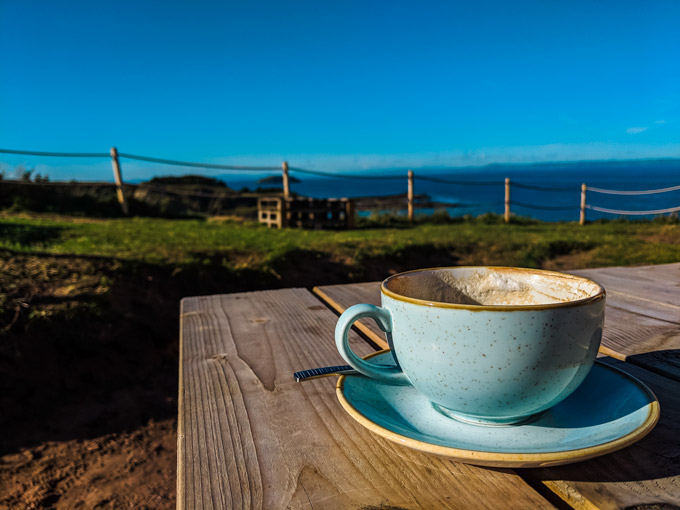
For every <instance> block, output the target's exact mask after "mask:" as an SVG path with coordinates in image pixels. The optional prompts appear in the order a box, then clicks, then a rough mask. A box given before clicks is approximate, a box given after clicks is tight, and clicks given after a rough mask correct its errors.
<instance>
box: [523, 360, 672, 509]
mask: <svg viewBox="0 0 680 510" xmlns="http://www.w3.org/2000/svg"><path fill="white" fill-rule="evenodd" d="M600 359H601V360H603V358H600ZM604 362H605V363H607V364H609V365H612V366H615V367H618V368H621V369H622V370H624V371H626V372H627V373H629V374H631V375H633V376H634V377H637V378H638V379H640V380H641V381H643V382H644V383H645V384H646V385H647V386H649V388H650V389H652V391H654V393H655V394H656V395H657V397H658V398H659V402H660V404H661V419H660V420H659V423H658V424H657V426H656V428H655V429H654V430H653V431H652V432H651V433H650V434H649V435H648V436H647V437H645V438H643V439H642V440H641V441H639V442H638V443H636V444H634V445H633V446H631V447H628V448H625V449H623V450H620V451H618V452H614V453H611V454H609V455H605V456H604V457H599V458H597V459H592V460H589V461H586V462H582V463H579V464H573V465H567V466H558V467H554V468H545V469H532V470H522V471H521V474H522V476H524V477H526V478H527V479H532V480H534V481H540V482H541V483H543V484H545V485H546V487H548V488H549V489H550V490H552V491H554V492H555V493H556V494H557V495H558V496H560V497H561V498H562V499H564V500H565V501H567V502H568V503H569V504H570V505H571V506H572V507H574V508H578V509H584V510H585V509H590V508H599V509H602V510H605V509H615V508H616V509H619V508H637V507H638V505H640V508H659V509H661V508H678V507H680V442H678V439H677V438H678V435H679V434H680V425H679V424H680V383H678V382H677V381H671V380H669V379H667V378H665V377H662V376H660V375H658V374H654V373H652V372H649V371H646V370H644V369H642V368H639V367H636V366H634V365H631V364H630V363H624V362H622V361H619V360H615V359H613V358H604ZM642 505H649V506H648V507H645V506H642ZM654 505H657V506H654ZM663 505H667V506H663ZM672 505H676V506H672Z"/></svg>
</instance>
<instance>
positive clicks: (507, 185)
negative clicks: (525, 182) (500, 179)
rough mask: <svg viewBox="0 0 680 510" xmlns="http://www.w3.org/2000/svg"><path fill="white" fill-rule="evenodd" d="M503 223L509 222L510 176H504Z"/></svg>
mask: <svg viewBox="0 0 680 510" xmlns="http://www.w3.org/2000/svg"><path fill="white" fill-rule="evenodd" d="M505 223H510V177H506V178H505Z"/></svg>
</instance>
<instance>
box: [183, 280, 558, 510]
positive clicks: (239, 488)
mask: <svg viewBox="0 0 680 510" xmlns="http://www.w3.org/2000/svg"><path fill="white" fill-rule="evenodd" d="M336 320H337V318H336V317H335V315H334V314H333V313H332V312H331V311H329V310H328V309H327V308H326V307H325V306H324V305H322V304H321V303H320V302H319V300H318V299H317V298H315V297H314V296H313V295H312V294H311V293H309V292H308V291H306V290H304V289H286V290H280V291H263V292H253V293H243V294H231V295H224V296H208V297H198V298H189V299H185V300H183V302H182V324H181V328H182V339H181V342H182V348H181V360H180V369H181V382H180V417H179V424H178V484H177V486H178V494H177V499H178V508H180V509H194V508H198V509H220V508H265V509H268V508H319V509H333V508H338V509H344V508H355V507H361V508H508V507H513V508H552V505H550V503H548V502H547V501H546V500H545V499H544V498H542V497H541V496H540V495H539V494H538V493H537V492H536V491H534V490H533V489H532V488H531V487H530V486H529V485H528V484H527V483H526V482H524V481H523V480H522V479H521V478H520V477H519V476H518V475H517V474H516V473H514V472H512V471H509V470H488V469H484V468H477V467H474V466H467V465H464V464H455V463H452V462H449V461H446V460H444V459H440V458H436V457H432V456H427V455H425V454H419V453H417V452H414V451H412V450H409V449H407V448H405V447H402V446H399V445H396V444H393V443H390V442H388V441H386V440H384V439H382V438H380V437H377V436H375V435H373V434H371V433H370V432H368V431H366V430H365V429H364V428H362V427H361V426H360V425H359V424H358V423H356V422H355V421H354V420H352V418H351V417H349V415H347V414H346V413H345V412H344V411H343V410H342V407H341V406H340V405H339V403H338V402H337V399H336V396H335V382H336V379H335V378H324V379H319V380H314V381H309V382H305V383H304V384H299V383H295V382H294V381H293V377H292V373H293V372H294V371H295V370H299V369H304V368H312V367H316V366H324V365H329V364H339V363H341V362H342V360H341V359H340V357H339V355H338V354H337V352H336V349H335V343H334V341H333V331H334V328H335V322H336ZM351 342H352V344H353V347H354V349H355V350H356V351H357V352H358V353H361V354H367V353H369V352H370V351H371V349H370V347H369V346H368V344H366V343H365V342H364V341H363V340H361V339H360V338H359V336H358V335H356V334H352V338H351Z"/></svg>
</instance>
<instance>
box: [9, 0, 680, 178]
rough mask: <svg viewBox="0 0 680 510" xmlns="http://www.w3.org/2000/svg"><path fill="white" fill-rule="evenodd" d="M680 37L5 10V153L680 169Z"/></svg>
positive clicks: (119, 5)
mask: <svg viewBox="0 0 680 510" xmlns="http://www.w3.org/2000/svg"><path fill="white" fill-rule="evenodd" d="M678 20H680V3H679V2H676V1H668V2H665V1H645V2H642V1H641V2H636V1H631V2H621V1H616V2H614V1H611V2H610V1H601V2H593V1H588V2H580V1H569V2H542V1H541V2H539V1H535V2H526V1H525V2H522V1H517V2H507V1H505V2H500V1H498V2H484V1H479V2H451V1H442V2H423V1H421V2H386V1H385V2H367V1H362V2H353V1H344V2H333V3H330V2H306V1H299V2H294V1H292V2H280V1H279V2H258V1H254V0H253V1H243V2H241V1H222V2H211V1H196V2H187V1H183V2H177V1H165V2H160V1H158V2H151V1H144V0H136V1H127V0H117V1H116V2H110V3H100V2H90V1H88V2H86V1H70V2H53V1H33V0H0V48H2V60H3V63H2V65H1V66H0V148H5V149H24V150H39V151H67V152H74V151H78V152H81V151H82V152H107V151H108V149H109V148H110V147H111V146H113V145H115V146H117V147H118V148H119V150H120V151H123V152H128V153H133V154H142V155H149V156H157V157H163V158H169V159H180V160H190V161H202V162H210V163H225V164H231V163H236V164H248V163H251V164H255V165H262V164H274V165H278V164H279V163H280V162H281V161H282V160H284V159H287V160H289V161H290V162H291V164H294V165H298V166H307V167H313V168H317V169H321V170H340V169H343V170H344V169H361V168H375V167H390V166H413V167H418V166H428V165H453V166H460V165H481V164H486V163H492V162H534V161H554V160H582V159H625V158H647V157H651V158H653V157H680V58H679V57H678V55H680V30H678ZM0 161H4V162H5V169H6V170H11V168H12V165H16V164H18V163H24V164H26V165H28V166H29V167H36V168H37V169H38V170H39V171H42V172H47V173H49V174H50V176H51V177H52V178H53V179H59V178H71V177H77V178H90V179H107V180H108V179H110V165H109V163H108V161H96V160H93V161H91V160H75V161H73V160H61V159H56V158H33V157H27V156H16V157H15V156H5V155H1V156H0ZM156 170H158V169H157V168H154V167H153V166H149V165H143V164H137V163H133V162H126V163H125V164H124V172H125V175H126V176H128V177H131V178H139V177H142V176H144V175H151V174H152V173H154V172H155V171H156ZM174 171H176V172H183V171H184V170H183V169H181V168H177V169H175V170H174Z"/></svg>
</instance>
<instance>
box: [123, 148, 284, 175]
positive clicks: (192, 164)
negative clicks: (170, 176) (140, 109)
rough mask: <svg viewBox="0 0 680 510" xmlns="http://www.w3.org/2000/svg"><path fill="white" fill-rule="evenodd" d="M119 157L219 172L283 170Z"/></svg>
mask: <svg viewBox="0 0 680 510" xmlns="http://www.w3.org/2000/svg"><path fill="white" fill-rule="evenodd" d="M118 157H120V158H127V159H136V160H138V161H148V162H151V163H162V164H164V165H177V166H190V167H196V168H213V169H218V170H252V171H260V170H281V167H279V166H246V165H218V164H212V163H193V162H191V161H176V160H174V159H162V158H152V157H149V156H139V155H136V154H128V153H126V152H119V153H118Z"/></svg>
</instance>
